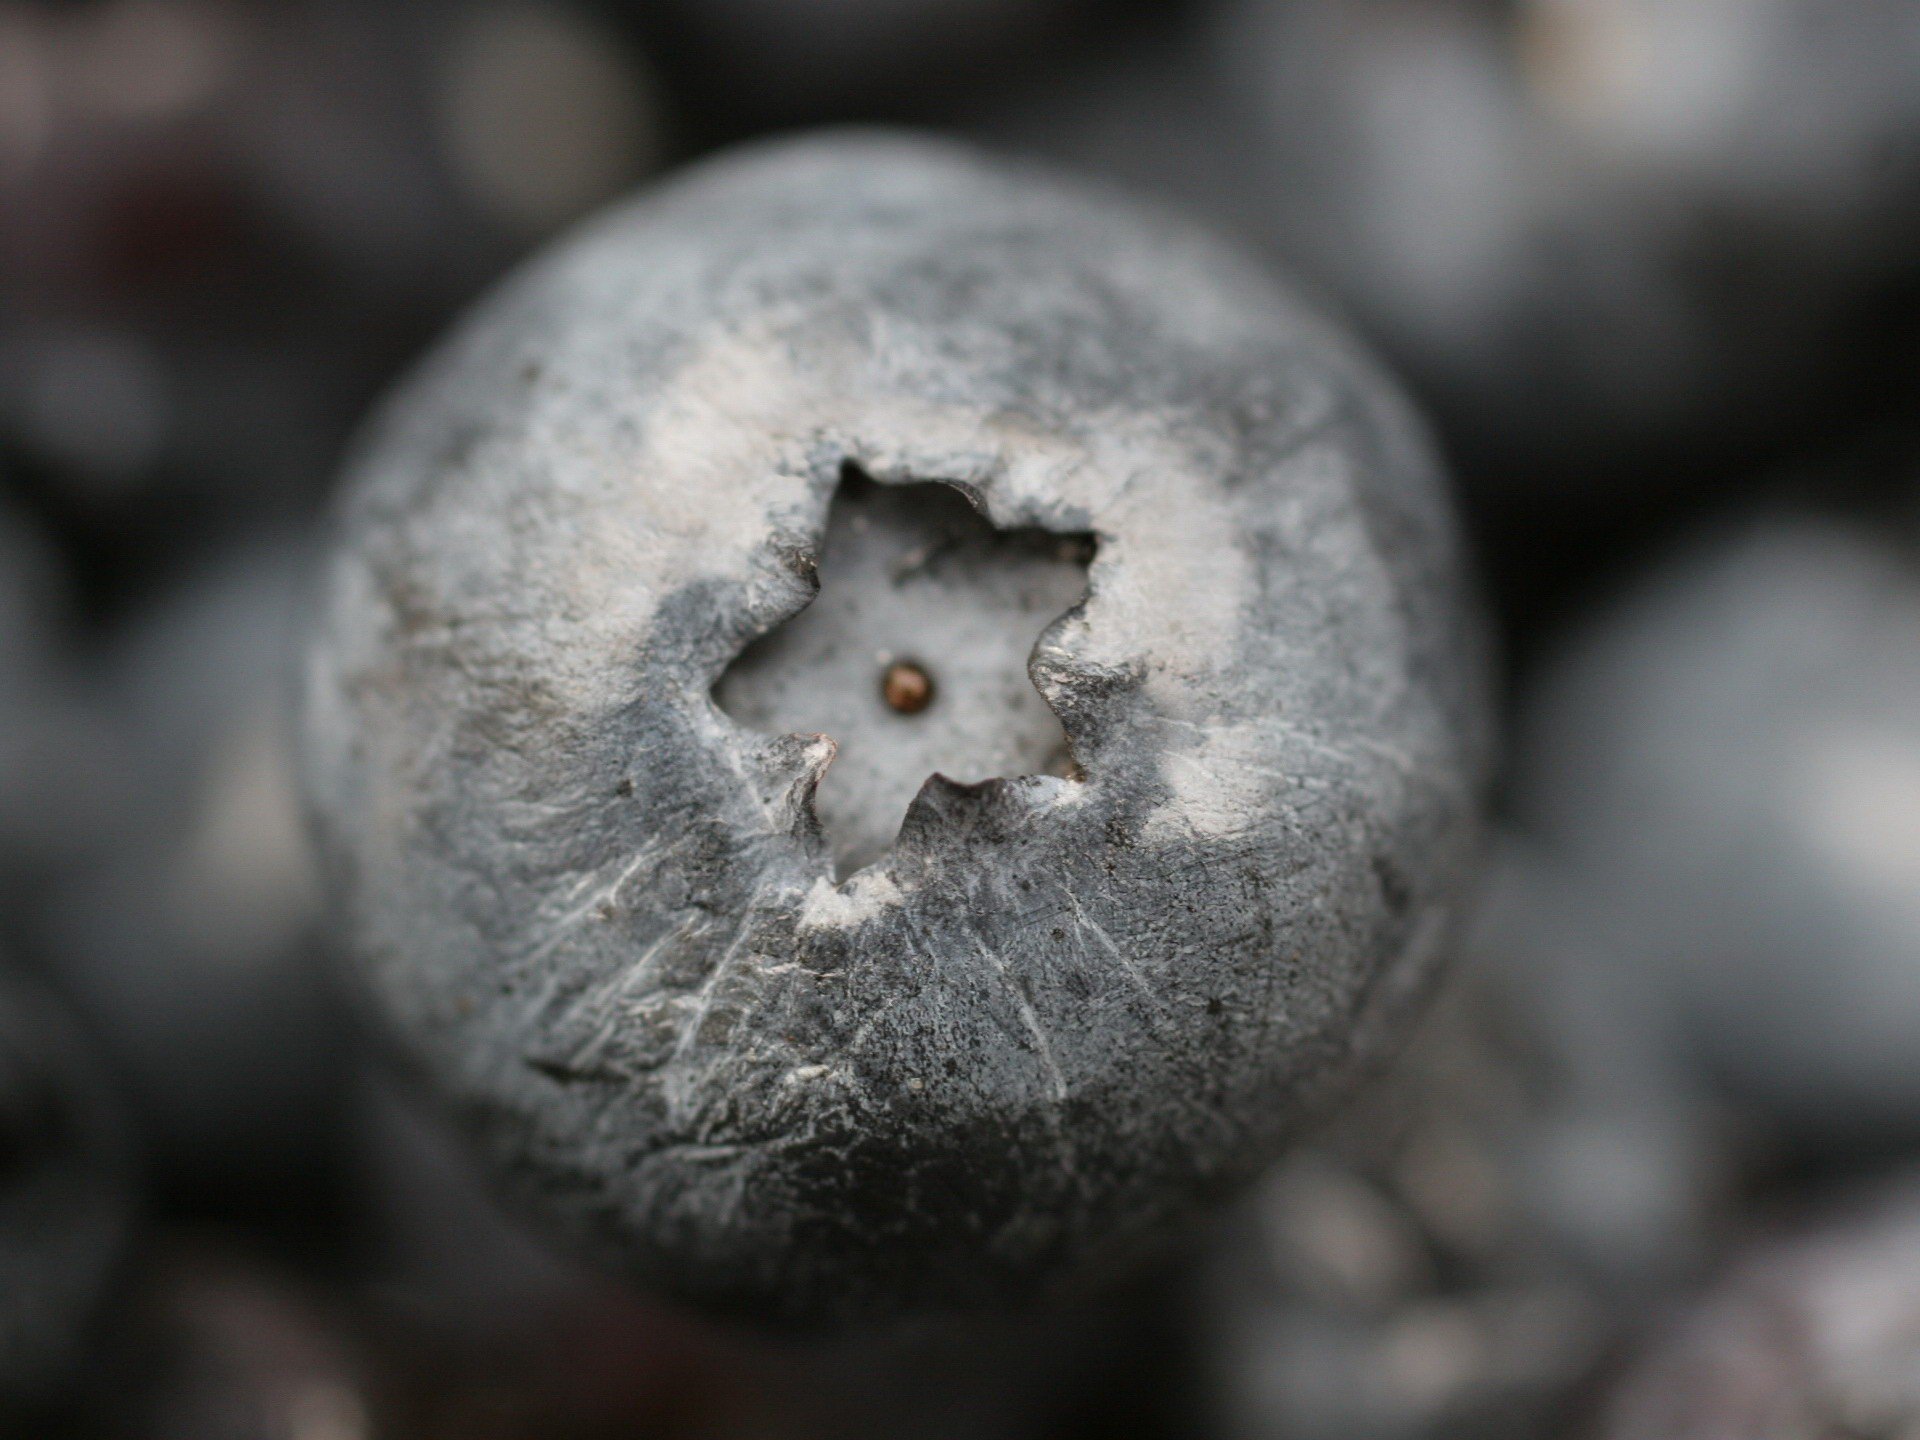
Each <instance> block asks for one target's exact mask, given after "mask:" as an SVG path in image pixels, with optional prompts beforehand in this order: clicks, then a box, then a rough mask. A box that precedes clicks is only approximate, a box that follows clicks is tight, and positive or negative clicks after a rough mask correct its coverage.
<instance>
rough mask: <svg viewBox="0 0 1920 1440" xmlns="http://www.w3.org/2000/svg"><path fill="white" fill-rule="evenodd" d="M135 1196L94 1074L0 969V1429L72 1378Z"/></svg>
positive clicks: (34, 999)
mask: <svg viewBox="0 0 1920 1440" xmlns="http://www.w3.org/2000/svg"><path fill="white" fill-rule="evenodd" d="M132 1196H133V1179H132V1173H131V1168H130V1164H129V1159H128V1154H127V1137H126V1133H125V1130H124V1127H123V1126H122V1125H121V1123H120V1120H119V1117H118V1115H117V1113H116V1112H115V1109H114V1104H113V1100H112V1097H111V1096H110V1095H109V1094H108V1092H107V1090H106V1088H105V1082H104V1081H103V1079H102V1076H101V1073H100V1071H99V1069H98V1068H97V1066H96V1065H95V1064H94V1062H93V1060H92V1058H91V1056H89V1055H88V1054H87V1053H86V1052H85V1050H84V1048H83V1046H82V1043H81V1041H80V1039H79V1038H78V1036H77V1035H76V1034H75V1033H74V1031H73V1029H72V1028H71V1026H70V1025H69V1023H68V1022H67V1019H66V1017H65V1016H64V1015H62V1014H61V1013H59V1011H58V1010H57V1009H56V1007H55V1006H54V1004H53V1002H52V1001H51V1000H50V999H49V998H48V997H46V996H44V995H42V994H41V993H40V992H39V991H38V990H36V989H33V988H32V987H30V986H29V985H28V984H27V983H26V982H24V981H22V980H20V979H19V978H17V977H15V976H13V975H12V974H10V973H9V972H7V971H6V970H5V969H4V968H0V1425H5V1424H7V1423H10V1422H12V1421H16V1420H20V1419H21V1418H22V1417H23V1416H25V1415H26V1414H27V1413H28V1412H29V1411H31V1410H32V1409H33V1408H34V1407H35V1406H37V1405H39V1404H41V1403H42V1402H44V1401H46V1400H47V1399H48V1398H50V1396H51V1394H52V1392H53V1391H55V1390H56V1389H58V1388H59V1387H60V1386H61V1385H62V1384H64V1383H65V1382H66V1381H67V1380H69V1379H70V1378H71V1371H72V1368H73V1365H74V1363H75V1362H76V1361H77V1360H78V1359H79V1358H80V1355H81V1351H82V1345H83V1340H84V1334H85V1331H86V1329H87V1325H88V1322H89V1321H90V1320H91V1319H92V1318H93V1316H94V1312H95V1310H96V1308H97V1306H98V1303H99V1301H100V1298H101V1294H102V1292H103V1291H104V1290H105V1288H106V1285H107V1281H108V1279H109V1277H110V1276H111V1274H112V1272H113V1270H114V1267H115V1264H116V1262H117V1261H118V1259H119V1256H120V1252H121V1248H122V1246H123V1243H124V1242H125V1240H126V1237H127V1231H128V1226H129V1221H130V1217H131V1211H132ZM9 1433H11V1432H9Z"/></svg>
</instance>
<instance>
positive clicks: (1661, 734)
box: [1517, 514, 1920, 1149]
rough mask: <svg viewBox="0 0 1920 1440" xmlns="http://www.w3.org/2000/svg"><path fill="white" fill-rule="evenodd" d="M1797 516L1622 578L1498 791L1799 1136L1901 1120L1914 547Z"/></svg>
mask: <svg viewBox="0 0 1920 1440" xmlns="http://www.w3.org/2000/svg"><path fill="white" fill-rule="evenodd" d="M1914 555H1915V552H1914V549H1913V544H1912V541H1911V539H1910V538H1908V537H1903V536H1900V535H1898V534H1897V533H1895V532H1894V531H1893V530H1892V529H1891V528H1890V529H1889V530H1887V531H1885V532H1878V531H1875V530H1873V529H1871V528H1869V527H1867V526H1865V525H1860V524H1854V523H1849V522H1842V521H1838V520H1830V519H1825V518H1820V517H1815V516H1812V515H1795V514H1789V515H1781V516H1772V517H1769V518H1767V519H1765V520H1762V521H1759V522H1756V523H1753V524H1751V525H1749V526H1747V527H1744V528H1743V529H1742V530H1740V531H1738V532H1736V533H1734V534H1731V535H1725V536H1718V537H1714V538H1713V539H1712V540H1711V541H1710V542H1708V543H1706V544H1703V545H1700V546H1697V547H1696V548H1695V549H1693V550H1692V551H1690V552H1689V553H1686V554H1684V555H1682V556H1680V557H1678V558H1676V559H1675V560H1674V561H1673V562H1672V563H1670V564H1669V565H1668V566H1666V567H1665V568H1664V569H1662V570H1660V571H1658V572H1656V573H1655V574H1653V575H1650V576H1649V577H1647V578H1646V579H1645V580H1644V581H1643V582H1641V584H1640V585H1639V586H1637V587H1636V588H1635V590H1634V591H1633V592H1632V593H1631V594H1630V595H1628V596H1627V597H1626V598H1625V599H1624V600H1623V601H1622V603H1621V604H1619V605H1618V606H1617V607H1616V608H1615V609H1614V610H1613V611H1612V612H1611V613H1609V614H1607V615H1605V616H1603V617H1602V618H1601V619H1600V620H1599V622H1598V623H1597V624H1596V625H1595V626H1594V627H1593V630H1592V632H1591V633H1590V634H1589V635H1588V636H1587V637H1586V638H1585V640H1584V641H1583V642H1582V643H1580V644H1577V645H1574V646H1571V647H1569V649H1568V651H1567V653H1566V655H1565V656H1564V658H1563V660H1562V662H1561V664H1560V665H1559V666H1558V667H1557V668H1556V670H1555V671H1554V672H1553V673H1551V674H1550V675H1549V676H1547V677H1546V680H1545V682H1544V683H1543V684H1542V685H1541V686H1540V688H1539V691H1538V693H1537V694H1536V695H1535V696H1534V697H1533V698H1532V700H1531V701H1530V702H1529V703H1528V704H1527V705H1526V706H1525V707H1524V708H1525V712H1526V718H1525V723H1524V725H1523V733H1524V739H1523V743H1522V745H1521V752H1522V753H1521V761H1520V765H1519V767H1518V769H1519V773H1520V780H1519V784H1518V787H1517V789H1518V794H1519V802H1520V804H1521V806H1522V808H1523V809H1524V810H1525V811H1526V812H1527V813H1528V814H1529V815H1530V816H1531V817H1532V819H1533V821H1534V823H1535V825H1536V827H1537V829H1538V832H1539V834H1540V835H1541V837H1542V838H1543V840H1545V841H1546V842H1547V843H1549V844H1550V845H1552V846H1553V847H1554V849H1555V850H1556V851H1557V852H1558V853H1559V854H1561V855H1562V856H1563V857H1564V858H1565V859H1566V860H1567V862H1568V864H1569V868H1570V869H1571V870H1573V871H1575V872H1576V873H1577V874H1578V875H1579V876H1580V881H1581V884H1582V885H1583V886H1584V887H1585V889H1586V891H1587V893H1588V896H1589V900H1590V904H1591V905H1592V907H1593V909H1594V913H1595V914H1596V916H1599V917H1604V923H1605V924H1606V926H1607V927H1608V929H1609V930H1610V931H1611V932H1612V938H1611V943H1612V944H1613V945H1614V946H1615V947H1616V949H1617V950H1618V951H1619V953H1620V954H1621V956H1622V958H1623V960H1624V961H1626V962H1628V963H1631V964H1634V965H1635V966H1637V967H1638V968H1639V969H1640V970H1641V971H1642V973H1644V974H1645V975H1647V976H1648V977H1650V979H1651V981H1652V983H1653V984H1654V985H1655V986H1657V987H1658V991H1659V993H1660V994H1661V995H1662V996H1663V997H1664V1000H1663V1008H1664V1010H1665V1011H1666V1012H1667V1014H1668V1015H1669V1017H1670V1022H1671V1026H1672V1028H1673V1029H1674V1030H1675V1032H1676V1040H1677V1042H1678V1043H1683V1044H1685V1045H1686V1046H1687V1047H1688V1049H1689V1051H1690V1053H1692V1054H1693V1055H1694V1056H1696V1057H1698V1058H1699V1059H1700V1060H1702V1061H1703V1062H1704V1064H1705V1067H1706V1068H1707V1070H1708V1071H1709V1072H1710V1073H1711V1074H1712V1075H1713V1076H1714V1077H1715V1079H1716V1080H1717V1081H1718V1082H1719V1083H1720V1085H1721V1086H1722V1087H1723V1088H1724V1090H1725V1092H1726V1093H1727V1094H1728V1095H1729V1096H1730V1097H1732V1098H1733V1099H1735V1100H1737V1101H1738V1102H1739V1103H1740V1104H1741V1105H1742V1106H1743V1107H1745V1108H1746V1109H1747V1111H1748V1112H1749V1114H1750V1115H1752V1116H1754V1117H1757V1118H1759V1119H1760V1120H1762V1121H1763V1122H1765V1123H1767V1124H1768V1125H1769V1126H1770V1128H1772V1129H1774V1130H1775V1131H1776V1133H1777V1134H1778V1136H1779V1137H1780V1138H1782V1139H1785V1140H1788V1141H1790V1142H1792V1143H1795V1144H1799V1145H1812V1146H1816V1147H1819V1148H1822V1149H1826V1148H1831V1147H1834V1146H1836V1145H1864V1146H1869V1147H1876V1148H1877V1147H1881V1146H1885V1145H1889V1144H1895V1143H1900V1142H1902V1141H1906V1140H1911V1139H1912V1138H1913V1137H1915V1136H1916V1135H1920V1079H1917V1078H1916V1071H1915V1063H1914V1062H1915V1056H1916V1053H1920V1041H1916V1036H1917V1035H1920V565H1916V563H1915V558H1914Z"/></svg>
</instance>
